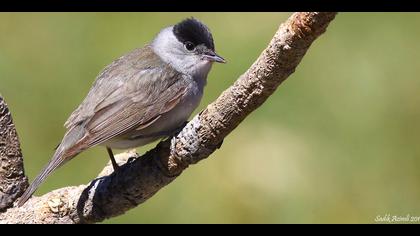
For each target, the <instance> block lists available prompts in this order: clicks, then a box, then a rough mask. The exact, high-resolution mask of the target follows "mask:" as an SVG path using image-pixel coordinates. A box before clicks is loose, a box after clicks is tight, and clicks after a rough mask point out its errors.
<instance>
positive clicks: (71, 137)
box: [18, 127, 82, 207]
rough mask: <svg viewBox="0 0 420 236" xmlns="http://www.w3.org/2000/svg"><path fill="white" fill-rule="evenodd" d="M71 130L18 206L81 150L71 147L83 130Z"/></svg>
mask: <svg viewBox="0 0 420 236" xmlns="http://www.w3.org/2000/svg"><path fill="white" fill-rule="evenodd" d="M78 128H79V127H77V128H76V129H73V130H70V131H69V132H67V134H66V135H65V136H64V138H63V141H62V142H61V143H60V145H58V147H57V149H56V150H55V153H54V156H53V158H51V160H50V161H49V162H48V164H47V165H46V166H45V167H44V169H43V170H42V171H41V173H39V175H38V176H37V177H36V178H35V180H34V181H33V182H32V183H31V184H30V185H29V187H28V188H27V189H26V191H25V192H24V193H23V195H22V196H21V198H20V199H19V202H18V206H19V207H21V206H22V205H23V204H25V202H26V201H27V200H28V199H29V198H30V197H31V196H32V194H33V193H34V192H35V191H36V190H37V189H38V187H39V185H41V184H42V182H44V180H45V179H46V178H47V177H48V176H49V175H50V174H51V173H52V172H53V171H54V170H56V169H57V168H58V167H60V166H62V165H63V164H64V163H66V162H67V161H69V160H71V159H72V158H73V157H75V156H76V155H77V154H79V153H80V151H77V152H71V153H70V152H69V151H68V150H69V148H70V147H72V146H73V145H74V144H75V143H76V142H77V141H78V140H79V139H80V137H81V136H82V132H80V131H81V130H80V129H78Z"/></svg>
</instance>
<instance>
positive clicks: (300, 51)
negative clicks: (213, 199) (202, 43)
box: [0, 12, 336, 223]
mask: <svg viewBox="0 0 420 236" xmlns="http://www.w3.org/2000/svg"><path fill="white" fill-rule="evenodd" d="M335 15H336V13H317V12H311V13H294V14H293V15H292V16H291V17H290V18H289V19H288V20H287V21H286V22H285V23H283V24H282V25H281V26H280V27H279V29H278V31H277V32H276V34H275V35H274V37H273V39H272V40H271V42H270V43H269V45H268V47H267V48H266V49H265V50H264V51H263V52H262V54H261V55H260V56H259V58H258V59H257V60H256V62H255V63H254V64H253V65H252V66H251V68H250V69H248V71H247V72H245V74H243V75H242V76H240V78H239V79H238V80H237V81H236V82H235V83H234V84H233V85H232V86H231V87H230V88H228V89H227V90H226V91H224V92H223V93H222V94H221V95H220V96H219V98H218V99H217V100H216V101H214V102H213V103H211V104H210V105H208V106H207V108H206V109H204V110H203V111H202V112H201V113H200V114H198V115H197V116H195V117H194V118H193V119H192V120H191V121H190V122H189V123H188V124H187V125H186V126H185V127H184V129H183V130H182V131H181V132H180V133H179V134H177V135H176V136H175V137H172V138H171V139H167V140H165V141H162V142H160V143H159V144H158V145H157V146H156V147H155V148H154V149H152V150H150V151H149V152H147V153H146V154H144V155H143V156H141V157H139V156H138V155H137V154H135V153H134V152H127V153H123V154H120V155H118V156H117V159H118V161H119V162H121V163H126V164H124V165H123V166H121V168H120V169H119V170H118V171H117V172H115V173H112V169H111V168H112V167H110V165H109V164H108V166H107V167H105V169H104V170H103V171H102V172H101V174H100V176H99V177H98V178H97V179H95V180H93V181H92V182H91V183H89V184H88V185H80V186H73V187H65V188H61V189H58V190H55V191H52V192H50V193H47V194H45V195H43V196H41V197H32V198H31V199H30V200H29V201H28V202H27V203H26V204H25V205H24V206H22V207H20V208H18V207H15V208H10V209H8V210H7V212H5V213H3V214H0V222H1V223H93V222H100V221H102V220H104V219H106V218H110V217H113V216H117V215H121V214H123V213H124V212H125V211H127V210H129V209H131V208H134V207H136V206H137V205H139V204H141V203H142V202H144V201H146V200H147V199H149V198H150V197H152V196H153V195H154V194H155V193H156V192H157V191H159V190H160V189H161V188H163V187H164V186H166V185H167V184H169V183H171V182H172V181H173V180H174V179H175V178H176V177H177V176H179V175H180V174H181V173H182V171H183V170H184V169H185V168H187V167H188V166H189V165H190V164H194V163H197V162H198V161H200V160H202V159H205V158H207V157H208V156H209V155H210V154H212V153H213V152H214V151H215V150H216V149H218V148H219V147H220V145H221V144H222V142H223V139H224V138H225V137H226V136H227V135H228V134H229V133H230V132H232V131H233V130H234V129H235V128H236V127H237V126H238V125H239V124H240V123H241V122H242V121H243V120H244V119H245V118H246V117H247V116H248V115H249V114H250V113H251V112H252V111H254V110H255V109H257V108H258V107H259V106H260V105H261V104H263V103H264V101H265V100H266V99H267V98H268V97H269V96H270V95H271V94H272V93H273V92H274V91H275V90H276V88H277V87H278V86H279V85H280V84H281V83H282V82H283V81H284V80H285V79H286V78H287V77H288V76H289V75H290V74H291V73H293V72H294V70H295V68H296V67H297V65H298V64H299V62H300V61H301V59H302V58H303V56H304V55H305V53H306V51H307V50H308V48H309V47H310V45H311V44H312V42H313V41H314V40H315V39H316V38H317V37H318V36H320V35H321V34H322V33H324V32H325V30H326V28H327V26H328V24H329V23H330V22H331V21H332V20H333V19H334V17H335Z"/></svg>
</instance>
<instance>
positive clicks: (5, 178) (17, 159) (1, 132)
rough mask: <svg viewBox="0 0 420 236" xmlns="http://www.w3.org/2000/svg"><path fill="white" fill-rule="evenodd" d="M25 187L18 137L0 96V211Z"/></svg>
mask: <svg viewBox="0 0 420 236" xmlns="http://www.w3.org/2000/svg"><path fill="white" fill-rule="evenodd" d="M27 187H28V179H27V178H26V176H25V173H24V169H23V158H22V152H21V150H20V143H19V137H18V135H17V132H16V129H15V125H14V124H13V120H12V115H11V114H10V111H9V108H8V107H7V104H6V103H5V102H4V100H3V98H2V97H1V96H0V212H2V211H4V210H6V209H7V208H8V207H11V206H12V204H13V202H14V201H15V200H16V199H17V198H18V197H19V196H20V195H22V194H23V192H24V191H25V189H26V188H27Z"/></svg>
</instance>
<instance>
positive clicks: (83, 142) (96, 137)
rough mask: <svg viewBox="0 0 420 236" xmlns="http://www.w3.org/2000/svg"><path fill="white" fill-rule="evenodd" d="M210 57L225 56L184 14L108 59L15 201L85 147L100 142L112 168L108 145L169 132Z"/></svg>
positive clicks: (196, 98) (188, 108) (199, 92)
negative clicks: (147, 40)
mask: <svg viewBox="0 0 420 236" xmlns="http://www.w3.org/2000/svg"><path fill="white" fill-rule="evenodd" d="M213 62H220V63H225V60H224V59H223V58H222V57H220V56H219V55H217V54H216V52H215V49H214V43H213V36H212V34H211V32H210V30H209V28H208V27H207V26H206V25H204V24H203V23H201V22H200V21H198V20H196V19H194V18H189V19H185V20H183V21H182V22H180V23H178V24H176V25H174V26H170V27H167V28H164V29H163V30H161V31H160V32H159V34H157V36H156V37H155V38H154V40H153V41H152V42H151V43H150V44H149V45H146V46H145V47H143V48H140V49H135V50H134V51H132V52H130V53H127V54H126V55H124V56H122V57H120V58H118V59H117V60H115V61H114V62H113V63H112V64H110V65H108V66H107V67H106V68H105V69H104V70H103V71H102V72H101V73H100V74H99V76H98V77H97V78H96V80H95V82H94V83H93V86H92V88H91V89H90V91H89V93H88V94H87V96H86V98H85V100H84V101H83V102H82V104H80V105H79V107H78V108H77V109H76V110H75V111H74V112H73V113H72V114H71V115H70V117H69V118H68V120H67V122H66V123H65V127H66V128H67V132H66V133H65V135H64V138H63V139H62V141H61V143H60V144H59V145H58V147H57V149H56V151H55V153H54V156H53V158H52V159H51V160H50V161H49V162H48V164H47V165H46V167H45V168H44V169H43V170H42V172H41V173H40V174H39V175H38V176H37V177H36V178H35V180H34V181H33V182H32V184H31V185H30V186H29V188H28V189H27V190H26V192H25V193H24V194H23V195H22V197H21V198H20V200H19V203H18V205H19V206H22V205H23V204H24V203H25V202H26V201H27V200H28V199H29V198H30V197H31V195H32V194H33V193H34V192H35V190H36V189H37V188H38V186H39V185H40V184H41V183H42V182H43V181H44V180H45V179H46V178H47V177H48V176H49V175H50V174H51V173H52V172H53V171H54V170H55V169H57V168H58V167H60V166H62V165H63V164H64V163H66V162H67V161H69V160H71V159H72V158H73V157H75V156H76V155H78V154H79V153H80V152H82V151H84V150H86V149H88V148H91V147H93V146H96V145H103V146H105V147H106V148H107V151H108V153H109V156H110V158H111V162H112V164H113V167H114V170H116V169H117V168H118V165H117V163H116V161H115V159H114V156H113V154H112V149H129V148H134V147H139V146H142V145H145V144H148V143H150V142H153V141H155V140H157V139H160V138H163V137H166V136H168V135H171V134H173V132H174V131H176V130H177V129H179V128H180V126H182V125H183V124H184V123H185V122H186V121H187V119H188V118H189V116H190V115H191V113H192V112H193V111H194V109H195V108H196V107H197V106H198V105H199V103H200V100H201V97H202V96H203V89H204V86H205V85H206V79H207V74H208V73H209V71H210V69H211V66H212V64H213Z"/></svg>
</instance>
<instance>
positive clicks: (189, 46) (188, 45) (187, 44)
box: [185, 42, 195, 51]
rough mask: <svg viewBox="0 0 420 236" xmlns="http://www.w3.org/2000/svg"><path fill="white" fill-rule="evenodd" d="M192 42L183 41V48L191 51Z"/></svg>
mask: <svg viewBox="0 0 420 236" xmlns="http://www.w3.org/2000/svg"><path fill="white" fill-rule="evenodd" d="M194 47H195V46H194V44H193V43H191V42H186V43H185V48H186V49H187V50H188V51H192V50H194Z"/></svg>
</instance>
